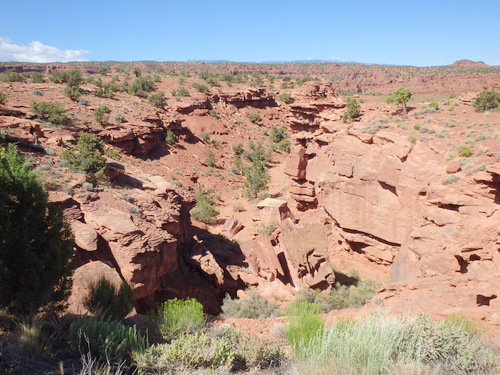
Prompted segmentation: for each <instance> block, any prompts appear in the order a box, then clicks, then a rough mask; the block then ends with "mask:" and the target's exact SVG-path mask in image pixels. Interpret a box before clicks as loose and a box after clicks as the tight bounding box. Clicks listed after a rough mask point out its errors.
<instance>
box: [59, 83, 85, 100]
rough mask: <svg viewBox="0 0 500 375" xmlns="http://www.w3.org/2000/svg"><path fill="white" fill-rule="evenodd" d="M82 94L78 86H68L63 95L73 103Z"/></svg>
mask: <svg viewBox="0 0 500 375" xmlns="http://www.w3.org/2000/svg"><path fill="white" fill-rule="evenodd" d="M82 94H83V90H82V89H81V88H80V87H78V86H68V87H66V88H65V89H64V95H66V96H67V97H68V98H70V99H71V100H72V101H74V102H77V101H78V100H79V99H80V96H82Z"/></svg>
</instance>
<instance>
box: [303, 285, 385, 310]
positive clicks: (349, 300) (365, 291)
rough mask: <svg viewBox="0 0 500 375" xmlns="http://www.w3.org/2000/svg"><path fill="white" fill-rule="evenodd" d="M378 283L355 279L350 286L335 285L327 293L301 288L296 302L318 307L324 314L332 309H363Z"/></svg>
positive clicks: (374, 292)
mask: <svg viewBox="0 0 500 375" xmlns="http://www.w3.org/2000/svg"><path fill="white" fill-rule="evenodd" d="M379 286H380V283H378V282H376V281H373V280H368V279H357V280H356V281H354V282H353V284H351V285H342V284H340V283H336V284H335V286H334V287H333V288H332V289H331V290H330V291H329V292H326V291H324V292H320V291H318V290H313V289H308V288H303V289H301V290H300V291H299V292H298V293H297V297H296V301H297V302H301V301H306V302H310V303H314V304H316V305H318V306H320V307H321V308H322V309H323V311H324V312H328V311H330V310H333V309H339V310H340V309H347V308H353V309H357V308H360V307H363V306H364V305H365V303H366V301H367V300H369V299H371V298H372V297H373V296H374V295H375V294H376V293H377V289H378V287H379Z"/></svg>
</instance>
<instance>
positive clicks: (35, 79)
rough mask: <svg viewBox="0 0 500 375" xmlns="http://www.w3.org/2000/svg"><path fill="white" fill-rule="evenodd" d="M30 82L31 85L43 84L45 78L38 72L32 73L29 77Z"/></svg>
mask: <svg viewBox="0 0 500 375" xmlns="http://www.w3.org/2000/svg"><path fill="white" fill-rule="evenodd" d="M31 82H33V83H44V82H45V77H44V75H43V74H42V73H40V72H33V74H32V75H31Z"/></svg>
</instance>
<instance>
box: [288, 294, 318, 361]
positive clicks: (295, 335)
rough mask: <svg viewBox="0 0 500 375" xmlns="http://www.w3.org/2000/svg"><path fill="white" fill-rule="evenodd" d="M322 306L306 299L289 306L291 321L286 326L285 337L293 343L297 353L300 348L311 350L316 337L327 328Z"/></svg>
mask: <svg viewBox="0 0 500 375" xmlns="http://www.w3.org/2000/svg"><path fill="white" fill-rule="evenodd" d="M322 312H323V311H322V309H321V307H320V306H318V305H316V304H315V303H310V302H306V301H301V302H296V303H294V304H292V305H290V306H288V308H287V310H286V313H287V315H288V316H289V321H288V323H287V325H286V326H285V337H286V338H287V340H288V341H289V342H290V344H291V345H292V348H293V349H294V351H295V353H297V354H299V350H304V348H306V350H310V348H309V346H311V345H314V339H315V338H316V337H318V336H319V335H321V334H322V333H323V331H324V329H325V323H324V322H323V320H322V319H321V318H320V316H319V314H320V313H322Z"/></svg>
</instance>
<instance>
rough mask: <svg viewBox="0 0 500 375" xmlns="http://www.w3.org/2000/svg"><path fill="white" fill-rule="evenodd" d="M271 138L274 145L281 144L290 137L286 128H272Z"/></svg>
mask: <svg viewBox="0 0 500 375" xmlns="http://www.w3.org/2000/svg"><path fill="white" fill-rule="evenodd" d="M269 137H270V138H271V141H272V142H274V143H279V142H281V141H282V140H283V139H286V138H287V137H288V135H287V134H286V131H285V128H277V127H276V126H273V127H272V128H271V134H270V135H269Z"/></svg>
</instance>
